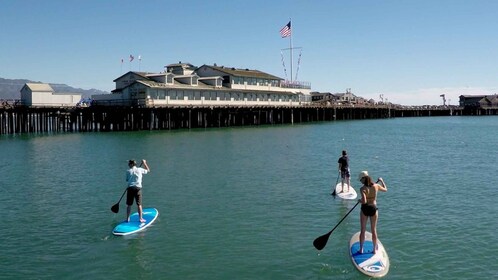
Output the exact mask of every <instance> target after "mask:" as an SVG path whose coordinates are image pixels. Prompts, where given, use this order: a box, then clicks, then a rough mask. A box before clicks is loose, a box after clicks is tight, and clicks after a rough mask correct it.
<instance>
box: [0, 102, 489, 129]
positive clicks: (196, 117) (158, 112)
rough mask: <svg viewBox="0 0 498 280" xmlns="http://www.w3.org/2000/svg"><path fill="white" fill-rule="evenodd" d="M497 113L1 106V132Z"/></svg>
mask: <svg viewBox="0 0 498 280" xmlns="http://www.w3.org/2000/svg"><path fill="white" fill-rule="evenodd" d="M460 115H498V108H494V109H493V108H491V109H476V108H475V109H467V110H466V109H464V108H461V107H451V108H450V107H448V108H439V107H437V108H436V107H435V108H410V107H406V108H405V107H397V108H390V107H388V106H368V107H354V106H296V107H271V106H262V107H247V106H240V107H229V106H224V107H198V106H197V107H194V106H185V107H178V106H177V107H158V108H147V107H104V106H91V107H82V108H79V107H76V108H47V107H39V108H35V107H22V106H20V107H9V108H0V134H22V133H46V132H103V131H136V130H171V129H193V128H210V127H232V126H258V125H278V124H295V123H308V122H320V121H334V120H360V119H382V118H399V117H425V116H460Z"/></svg>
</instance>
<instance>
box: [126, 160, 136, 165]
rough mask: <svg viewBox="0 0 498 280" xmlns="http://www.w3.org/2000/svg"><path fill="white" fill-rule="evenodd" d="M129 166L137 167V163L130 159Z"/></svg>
mask: <svg viewBox="0 0 498 280" xmlns="http://www.w3.org/2000/svg"><path fill="white" fill-rule="evenodd" d="M128 164H132V165H137V162H136V161H135V160H134V159H130V160H129V161H128Z"/></svg>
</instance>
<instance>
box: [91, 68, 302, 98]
mask: <svg viewBox="0 0 498 280" xmlns="http://www.w3.org/2000/svg"><path fill="white" fill-rule="evenodd" d="M114 82H115V83H116V89H114V90H113V91H112V93H111V94H100V95H93V96H92V99H93V104H96V105H103V106H113V105H114V106H144V107H161V106H177V105H192V106H195V105H200V106H215V105H216V106H275V105H278V106H299V105H302V104H306V103H310V102H311V95H310V92H311V86H310V85H309V84H306V83H302V82H292V83H290V82H287V81H284V80H283V79H281V78H279V77H276V76H273V75H270V74H267V73H264V72H261V71H258V70H249V69H237V68H233V67H224V66H217V65H216V64H215V65H202V66H200V67H195V66H194V65H192V64H190V63H182V62H179V63H174V64H169V65H167V66H165V67H164V71H163V72H161V73H149V72H135V71H130V72H128V73H125V74H124V75H122V76H120V77H118V78H116V79H115V80H114Z"/></svg>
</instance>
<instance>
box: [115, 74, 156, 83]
mask: <svg viewBox="0 0 498 280" xmlns="http://www.w3.org/2000/svg"><path fill="white" fill-rule="evenodd" d="M130 73H131V74H135V75H138V76H140V77H143V78H144V79H147V80H148V79H149V78H147V75H148V74H156V73H149V72H136V71H128V72H126V73H124V74H123V75H121V76H119V77H117V78H116V79H114V81H113V82H116V81H117V80H119V79H121V78H122V77H124V76H126V75H128V74H130Z"/></svg>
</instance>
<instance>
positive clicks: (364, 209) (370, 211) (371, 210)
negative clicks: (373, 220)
mask: <svg viewBox="0 0 498 280" xmlns="http://www.w3.org/2000/svg"><path fill="white" fill-rule="evenodd" d="M361 213H363V215H365V216H367V217H372V216H375V214H376V213H377V207H376V206H374V205H369V204H362V205H361Z"/></svg>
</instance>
